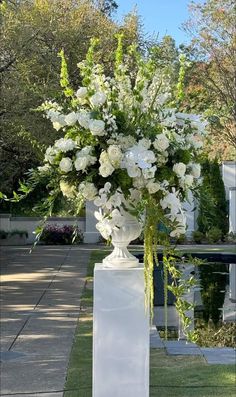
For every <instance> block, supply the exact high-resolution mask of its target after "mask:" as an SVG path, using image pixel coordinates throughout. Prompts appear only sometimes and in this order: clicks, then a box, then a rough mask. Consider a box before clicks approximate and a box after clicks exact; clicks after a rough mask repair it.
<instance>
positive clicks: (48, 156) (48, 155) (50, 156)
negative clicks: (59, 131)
mask: <svg viewBox="0 0 236 397" xmlns="http://www.w3.org/2000/svg"><path fill="white" fill-rule="evenodd" d="M56 154H57V151H56V149H55V148H53V147H52V146H49V147H48V148H47V150H46V152H45V157H44V161H48V162H49V163H53V161H54V157H55V155H56Z"/></svg>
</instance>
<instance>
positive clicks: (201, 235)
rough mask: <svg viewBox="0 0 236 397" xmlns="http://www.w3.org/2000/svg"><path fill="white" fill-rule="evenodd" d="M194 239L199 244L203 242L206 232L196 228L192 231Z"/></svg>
mask: <svg viewBox="0 0 236 397" xmlns="http://www.w3.org/2000/svg"><path fill="white" fill-rule="evenodd" d="M192 237H193V241H195V243H197V244H201V243H202V241H203V239H204V233H202V232H200V231H199V230H195V231H194V232H193V233H192Z"/></svg>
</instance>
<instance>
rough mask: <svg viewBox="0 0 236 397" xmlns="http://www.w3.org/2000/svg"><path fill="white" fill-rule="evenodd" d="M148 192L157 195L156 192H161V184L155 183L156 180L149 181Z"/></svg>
mask: <svg viewBox="0 0 236 397" xmlns="http://www.w3.org/2000/svg"><path fill="white" fill-rule="evenodd" d="M146 187H147V190H148V192H149V193H150V194H155V193H156V192H158V190H160V188H161V186H160V184H159V183H157V182H154V180H152V181H149V182H148V183H147V185H146Z"/></svg>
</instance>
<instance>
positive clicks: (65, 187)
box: [31, 35, 207, 299]
mask: <svg viewBox="0 0 236 397" xmlns="http://www.w3.org/2000/svg"><path fill="white" fill-rule="evenodd" d="M97 45H98V42H97V40H95V39H94V40H92V41H91V46H90V48H89V50H88V53H87V57H86V59H85V60H84V61H83V62H81V63H79V64H78V67H79V70H80V77H81V85H80V86H79V87H77V89H76V90H74V89H73V88H72V87H71V85H70V82H69V77H68V71H67V64H66V60H65V56H64V53H63V51H61V53H60V54H59V55H60V57H61V62H62V67H61V86H62V88H63V93H64V100H63V101H62V103H60V104H59V103H57V102H56V101H54V100H48V101H46V102H45V103H44V104H43V105H42V106H41V107H40V110H43V111H44V112H45V115H46V118H48V119H49V120H50V121H51V122H52V125H53V127H54V128H55V129H56V130H57V131H58V133H60V135H61V136H62V137H60V139H58V140H56V141H55V143H54V144H53V145H52V146H49V147H48V148H47V150H46V153H45V158H44V165H43V166H40V167H38V170H37V171H34V172H33V174H32V175H33V176H31V180H32V181H33V182H32V185H34V182H35V181H38V180H39V179H40V178H41V179H43V178H45V179H46V180H47V181H49V182H48V185H47V188H48V190H49V195H48V199H47V202H46V204H45V203H44V207H45V208H46V209H48V208H49V209H50V210H52V207H53V205H52V203H53V202H54V200H55V198H57V197H58V196H60V195H63V196H64V197H65V198H66V199H68V200H69V201H70V200H72V201H73V202H78V203H79V204H78V206H77V208H78V211H79V209H80V208H81V206H82V204H83V202H84V201H86V200H88V201H93V202H94V204H95V206H97V207H98V210H97V211H96V212H95V216H96V218H97V220H98V222H97V225H96V227H97V229H98V230H99V232H100V233H101V235H102V236H103V237H104V238H105V239H109V238H110V237H111V236H112V232H113V231H114V230H117V229H119V228H120V227H122V225H123V224H124V221H125V216H124V214H125V212H127V211H128V212H130V213H131V214H133V215H135V216H136V217H138V218H140V219H141V217H143V215H144V214H145V217H144V218H145V225H144V248H145V260H144V261H145V269H146V270H145V274H146V279H147V278H149V280H151V278H152V271H153V257H155V256H156V247H157V244H158V243H160V242H161V240H160V239H159V237H160V235H161V233H158V224H159V225H160V224H161V225H162V226H164V228H165V230H166V233H165V235H168V236H170V237H173V238H176V237H178V236H180V235H183V234H185V232H186V216H185V210H184V203H185V202H186V200H188V197H189V193H190V192H191V191H194V190H196V189H197V187H198V185H199V182H200V180H201V178H200V174H201V168H200V165H199V163H198V158H199V154H200V151H201V147H202V139H203V137H204V135H205V127H206V124H207V123H206V121H205V120H203V119H202V118H201V116H198V115H191V114H185V113H181V112H180V111H179V99H178V97H180V96H178V95H176V92H173V84H172V82H171V77H170V74H169V72H168V69H165V68H162V69H160V68H158V67H157V66H156V64H155V62H154V61H153V60H152V59H151V58H150V59H144V58H142V57H141V56H140V55H139V53H138V51H137V50H136V48H135V46H131V47H130V48H129V49H128V51H127V54H126V55H124V54H123V45H122V35H119V36H118V47H117V50H116V52H115V56H114V57H115V62H114V68H113V72H112V74H111V73H110V75H109V76H106V74H105V72H104V67H103V65H101V64H97V63H95V61H94V52H95V47H96V46H97ZM131 65H132V67H131ZM182 78H183V63H182V64H180V80H179V82H178V84H177V86H178V87H180V88H181V84H182V81H181V79H182ZM36 174H37V176H35V175H36ZM142 219H143V218H142ZM169 268H170V269H171V266H170V267H169ZM172 270H173V269H172ZM149 285H150V286H151V285H152V283H151V282H150V283H149ZM151 299H152V297H151Z"/></svg>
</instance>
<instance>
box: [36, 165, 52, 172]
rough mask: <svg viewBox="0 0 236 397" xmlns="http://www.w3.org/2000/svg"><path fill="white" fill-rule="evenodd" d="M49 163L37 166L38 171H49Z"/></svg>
mask: <svg viewBox="0 0 236 397" xmlns="http://www.w3.org/2000/svg"><path fill="white" fill-rule="evenodd" d="M50 168H51V167H50V165H49V164H45V165H43V166H39V167H38V171H39V172H47V171H49V170H50Z"/></svg>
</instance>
